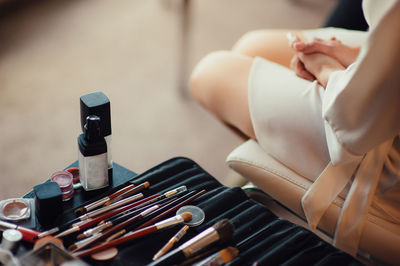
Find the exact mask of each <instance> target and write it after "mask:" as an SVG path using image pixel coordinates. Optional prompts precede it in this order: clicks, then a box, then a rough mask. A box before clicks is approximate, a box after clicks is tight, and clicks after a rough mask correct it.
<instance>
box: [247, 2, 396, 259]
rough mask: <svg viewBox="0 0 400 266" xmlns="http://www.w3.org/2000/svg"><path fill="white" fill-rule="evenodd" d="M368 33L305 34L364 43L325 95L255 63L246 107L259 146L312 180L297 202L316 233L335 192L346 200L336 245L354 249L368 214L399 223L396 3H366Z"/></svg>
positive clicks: (331, 30)
mask: <svg viewBox="0 0 400 266" xmlns="http://www.w3.org/2000/svg"><path fill="white" fill-rule="evenodd" d="M363 10H364V14H365V17H366V20H367V22H368V23H369V25H370V30H369V32H368V33H363V32H357V31H349V30H341V29H334V28H327V29H317V30H308V31H304V34H305V36H306V37H307V38H312V37H320V38H325V39H327V38H330V37H333V36H334V37H336V38H337V39H339V40H341V41H343V43H345V44H350V45H355V44H360V45H362V49H361V51H360V55H359V56H358V58H357V60H356V61H355V62H354V63H353V64H352V65H350V66H349V67H348V68H347V69H346V70H344V71H337V72H334V73H333V74H332V75H331V77H330V78H329V81H328V84H327V86H326V89H324V88H322V87H321V86H319V85H318V84H317V82H316V81H314V82H309V81H306V80H303V79H301V78H298V77H296V76H295V74H294V73H293V71H291V70H288V69H286V68H284V67H282V66H279V65H277V64H275V63H272V62H269V61H267V60H264V59H261V58H256V59H255V60H254V63H253V66H252V70H251V72H250V78H249V106H250V114H251V119H252V123H253V126H254V130H255V133H256V137H257V140H258V142H259V144H260V145H261V147H262V148H263V149H264V150H265V151H266V152H268V153H269V154H271V155H272V156H274V157H275V158H276V159H278V160H279V161H281V162H283V163H284V164H285V165H287V166H288V167H290V168H292V170H294V171H296V172H298V173H299V174H301V175H303V176H304V177H306V178H308V179H310V180H311V181H315V182H314V183H313V185H312V186H311V187H310V189H309V190H308V191H307V192H306V194H305V195H304V197H303V199H302V206H303V210H304V212H305V215H306V218H307V220H308V222H309V224H310V226H311V227H312V228H314V229H315V228H316V226H317V225H318V222H319V220H320V218H321V217H322V216H323V214H324V213H325V211H326V209H327V208H328V207H329V205H330V204H331V202H332V201H333V199H335V198H336V196H337V195H338V194H341V195H343V196H344V197H345V198H346V200H345V203H344V205H343V207H342V211H341V214H340V216H339V219H338V224H337V228H336V233H335V239H334V243H335V245H337V246H338V247H339V248H342V249H344V250H346V251H348V252H349V253H352V254H355V253H356V251H357V247H358V243H359V239H360V236H361V234H362V228H363V221H364V220H365V219H366V214H367V212H368V211H369V212H370V213H373V214H374V215H377V216H379V217H382V218H383V219H385V220H387V221H390V222H392V223H396V224H400V141H399V133H400V1H396V0H375V1H373V0H370V1H364V3H363Z"/></svg>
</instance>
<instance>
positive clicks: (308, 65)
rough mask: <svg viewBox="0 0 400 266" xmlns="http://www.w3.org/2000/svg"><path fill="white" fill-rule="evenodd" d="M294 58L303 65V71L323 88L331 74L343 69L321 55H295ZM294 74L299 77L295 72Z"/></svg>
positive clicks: (340, 65)
mask: <svg viewBox="0 0 400 266" xmlns="http://www.w3.org/2000/svg"><path fill="white" fill-rule="evenodd" d="M295 57H297V58H298V60H299V61H300V62H301V63H302V64H303V66H304V69H305V70H306V71H308V72H309V73H310V74H311V75H313V76H314V77H315V78H316V79H317V80H318V82H319V83H320V84H321V85H322V86H323V87H324V88H326V85H327V83H328V80H329V77H330V75H331V73H332V72H334V71H338V70H344V69H345V67H344V66H343V65H342V64H341V63H340V62H339V61H338V60H336V59H335V58H333V57H330V56H328V55H325V54H322V53H312V54H305V53H296V56H295ZM295 71H296V70H295ZM296 74H297V75H299V74H298V72H297V71H296Z"/></svg>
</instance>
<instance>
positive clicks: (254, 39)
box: [232, 30, 265, 57]
mask: <svg viewBox="0 0 400 266" xmlns="http://www.w3.org/2000/svg"><path fill="white" fill-rule="evenodd" d="M264 36H265V31H263V30H253V31H249V32H247V33H245V34H244V35H243V36H242V37H240V39H239V40H238V41H237V42H236V43H235V44H234V46H233V48H232V51H233V52H235V53H238V54H242V55H247V56H251V57H254V56H256V55H257V52H258V44H259V41H260V38H261V37H264Z"/></svg>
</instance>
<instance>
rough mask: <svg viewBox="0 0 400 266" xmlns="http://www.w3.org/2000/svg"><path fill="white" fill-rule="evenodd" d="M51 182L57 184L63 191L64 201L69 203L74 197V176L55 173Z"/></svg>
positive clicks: (66, 173) (63, 172)
mask: <svg viewBox="0 0 400 266" xmlns="http://www.w3.org/2000/svg"><path fill="white" fill-rule="evenodd" d="M50 180H51V181H53V182H56V183H57V184H58V186H59V187H60V189H61V192H62V199H63V201H67V200H69V199H71V198H72V196H73V195H74V186H73V175H72V174H71V173H70V172H67V171H59V172H55V173H54V174H52V175H51V177H50Z"/></svg>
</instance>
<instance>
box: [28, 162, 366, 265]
mask: <svg viewBox="0 0 400 266" xmlns="http://www.w3.org/2000/svg"><path fill="white" fill-rule="evenodd" d="M71 166H74V165H71ZM113 171H114V173H113V179H114V180H113V185H114V188H113V189H112V190H115V191H116V190H118V189H119V188H121V187H122V186H123V185H124V184H126V183H127V182H128V181H130V182H132V183H134V184H136V185H138V184H141V183H143V182H145V181H148V182H150V187H149V188H147V189H145V190H143V191H142V193H143V194H144V195H145V196H149V195H152V194H155V193H163V192H166V191H168V190H171V189H173V188H176V187H178V186H181V185H185V186H186V187H187V188H188V190H198V191H200V190H202V189H205V190H206V191H207V192H206V193H205V194H203V195H202V196H200V197H199V198H197V199H195V200H194V201H192V202H191V203H190V205H196V206H198V207H200V208H201V209H202V210H203V211H204V213H205V221H204V222H203V223H202V224H201V225H199V226H196V227H191V228H190V229H189V230H188V232H187V234H186V235H185V236H184V237H183V239H181V240H180V242H179V243H177V244H176V245H175V247H177V246H179V245H180V244H182V243H184V242H185V241H186V240H188V239H190V238H192V237H193V236H195V235H197V234H198V233H200V232H202V231H203V230H205V229H207V228H208V227H210V226H212V225H213V224H214V223H216V222H217V221H219V220H221V219H223V218H228V219H229V220H230V221H231V222H232V223H233V225H234V227H235V233H234V236H233V240H232V241H231V242H229V243H227V244H226V245H230V246H234V247H236V248H238V250H239V255H238V256H237V257H236V258H235V259H234V260H233V261H231V262H230V263H228V264H227V265H240V266H242V265H360V263H359V262H358V261H357V260H355V259H354V258H353V257H351V256H350V255H348V254H346V253H344V252H342V251H340V250H338V249H336V248H335V247H333V246H332V245H330V244H329V243H327V242H325V241H323V240H321V239H320V238H319V237H317V236H316V235H315V234H313V233H312V232H310V231H308V230H307V229H304V228H303V227H301V226H298V225H295V224H293V223H291V222H289V221H286V220H283V219H280V218H278V217H277V216H275V215H274V214H273V213H272V212H271V211H270V210H268V209H267V208H266V207H265V206H264V205H262V204H260V203H258V202H256V201H254V200H252V199H250V198H249V197H248V196H247V195H246V193H245V192H244V191H243V190H242V189H241V188H240V187H233V188H228V187H225V186H223V185H222V184H221V183H219V182H218V181H217V180H216V179H215V178H214V177H212V176H211V175H210V174H208V173H207V172H206V171H204V170H203V169H202V168H201V167H200V166H199V165H198V164H197V163H195V162H194V161H192V160H190V159H187V158H183V157H177V158H172V159H170V160H167V161H165V162H163V163H161V164H159V165H157V166H155V167H153V168H151V169H149V170H147V171H146V172H144V173H142V174H140V175H136V174H135V173H133V172H132V171H130V170H128V169H126V168H124V167H122V166H120V165H118V164H115V163H114V168H113ZM105 192H110V190H107V191H106V190H104V191H103V193H105ZM32 196H33V195H32V193H28V194H27V195H25V197H32ZM101 197H102V195H96V196H94V195H93V194H87V193H84V192H83V191H82V192H79V191H76V192H75V195H74V198H73V199H72V200H71V201H70V202H68V203H65V206H64V211H63V214H62V215H61V216H60V217H59V219H57V220H55V222H54V223H55V224H63V223H65V222H67V221H69V220H71V219H73V218H75V217H76V216H75V214H74V213H73V209H75V208H77V207H79V206H82V205H83V204H87V203H88V202H91V201H94V200H95V199H98V198H101ZM173 215H174V213H172V214H171V215H169V216H168V217H170V216H173ZM181 227H182V225H176V226H173V227H172V228H168V229H164V230H161V231H159V232H156V233H153V234H151V235H149V236H145V237H142V238H140V239H137V240H133V241H132V242H129V243H125V244H123V245H121V246H118V249H119V253H118V255H117V256H116V257H115V258H113V259H112V260H109V261H104V262H100V261H94V260H92V259H91V258H90V257H89V258H85V259H84V261H86V262H87V263H89V264H91V265H146V264H149V263H151V262H152V257H153V256H154V254H155V253H156V252H157V251H158V250H159V249H160V248H161V247H162V246H163V245H164V244H165V243H166V242H167V241H168V240H169V239H170V238H171V237H172V236H173V235H174V234H175V233H176V232H177V231H178V230H179V229H180V228H181ZM36 229H38V230H43V228H40V224H38V227H37V228H36ZM226 245H224V246H226ZM224 246H220V247H218V248H223V247H224ZM25 248H27V249H28V248H29V246H27V244H25Z"/></svg>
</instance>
